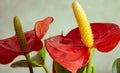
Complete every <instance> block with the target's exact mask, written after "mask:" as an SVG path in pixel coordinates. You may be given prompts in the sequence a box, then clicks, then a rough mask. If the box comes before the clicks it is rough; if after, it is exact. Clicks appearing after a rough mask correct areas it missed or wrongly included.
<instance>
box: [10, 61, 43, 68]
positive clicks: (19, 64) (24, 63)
mask: <svg viewBox="0 0 120 73" xmlns="http://www.w3.org/2000/svg"><path fill="white" fill-rule="evenodd" d="M30 63H31V65H32V67H41V65H40V64H38V63H37V62H36V61H34V60H31V62H30ZM11 67H13V68H16V67H28V63H27V61H26V60H20V61H17V62H14V63H12V64H11Z"/></svg>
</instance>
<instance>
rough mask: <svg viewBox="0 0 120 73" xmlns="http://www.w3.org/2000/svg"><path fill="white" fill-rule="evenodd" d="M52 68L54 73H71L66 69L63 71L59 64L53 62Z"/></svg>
mask: <svg viewBox="0 0 120 73" xmlns="http://www.w3.org/2000/svg"><path fill="white" fill-rule="evenodd" d="M53 65H54V68H55V71H56V73H71V72H70V71H68V70H67V69H65V68H64V67H62V66H61V65H60V64H58V63H57V62H55V61H54V62H53Z"/></svg>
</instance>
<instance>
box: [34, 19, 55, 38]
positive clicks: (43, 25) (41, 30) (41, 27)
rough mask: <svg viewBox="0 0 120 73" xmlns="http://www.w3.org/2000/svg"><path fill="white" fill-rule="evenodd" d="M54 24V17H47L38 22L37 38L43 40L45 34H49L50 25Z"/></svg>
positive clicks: (36, 25) (36, 28)
mask: <svg viewBox="0 0 120 73" xmlns="http://www.w3.org/2000/svg"><path fill="white" fill-rule="evenodd" d="M52 22H53V18H52V17H47V18H45V19H44V20H42V21H38V22H36V24H35V32H36V36H37V37H38V38H39V39H41V38H42V37H43V36H44V35H45V33H46V32H47V30H48V28H49V25H50V23H52Z"/></svg>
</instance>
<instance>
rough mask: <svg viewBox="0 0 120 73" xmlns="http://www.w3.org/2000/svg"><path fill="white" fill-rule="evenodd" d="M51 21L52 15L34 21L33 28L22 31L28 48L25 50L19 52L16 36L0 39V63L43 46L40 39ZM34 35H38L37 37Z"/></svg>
mask: <svg viewBox="0 0 120 73" xmlns="http://www.w3.org/2000/svg"><path fill="white" fill-rule="evenodd" d="M52 21H53V18H52V17H47V18H45V19H44V20H41V21H38V22H36V24H35V27H34V29H33V30H31V31H27V32H25V33H24V35H25V38H26V40H27V45H28V49H27V50H25V52H21V50H20V46H19V44H18V40H17V37H16V36H13V37H10V38H7V39H3V40H0V64H8V63H10V62H11V61H13V60H14V59H15V58H16V57H17V56H19V55H25V54H27V53H29V52H32V51H39V50H40V49H41V48H42V46H43V44H42V41H41V39H42V37H43V36H44V35H45V33H46V32H47V30H48V27H49V24H50V23H51V22H52ZM38 32H39V33H38ZM36 35H39V37H37V36H36Z"/></svg>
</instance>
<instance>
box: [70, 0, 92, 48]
mask: <svg viewBox="0 0 120 73" xmlns="http://www.w3.org/2000/svg"><path fill="white" fill-rule="evenodd" d="M72 8H73V12H74V15H75V17H76V20H77V23H78V26H79V30H80V35H81V40H82V42H83V44H85V46H86V47H92V46H93V42H94V41H93V34H92V30H91V27H90V24H89V22H88V19H87V16H86V15H85V12H84V10H83V8H82V7H81V5H80V4H79V2H77V1H74V2H73V3H72Z"/></svg>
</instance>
